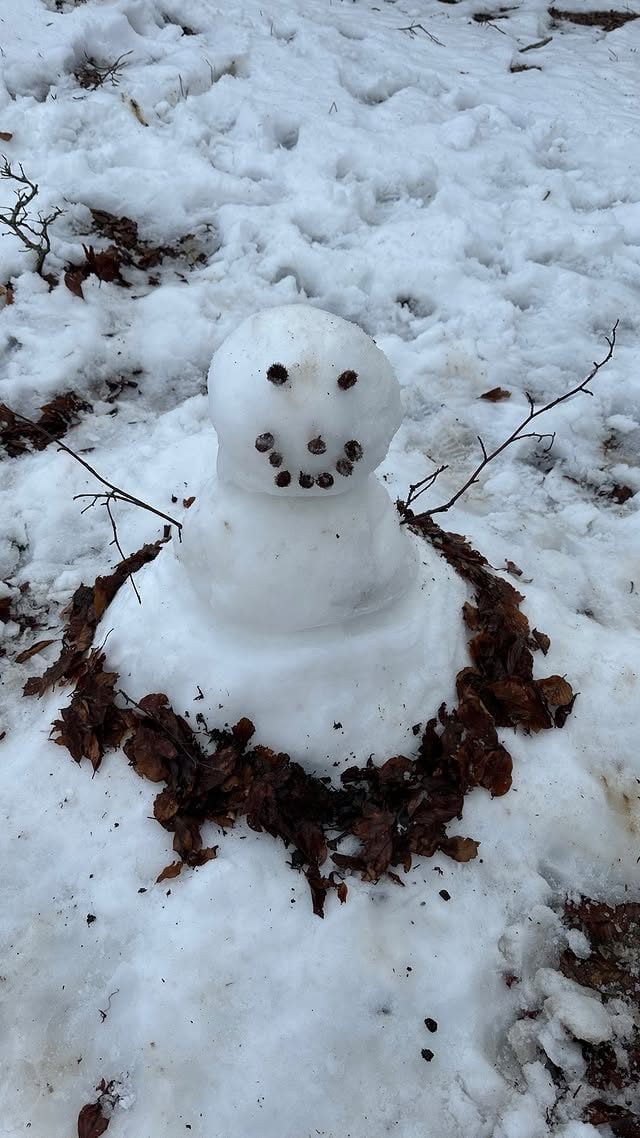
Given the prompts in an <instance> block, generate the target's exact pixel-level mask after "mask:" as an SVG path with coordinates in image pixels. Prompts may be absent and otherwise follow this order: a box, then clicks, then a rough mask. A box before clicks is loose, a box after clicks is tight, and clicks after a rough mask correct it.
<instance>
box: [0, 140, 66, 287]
mask: <svg viewBox="0 0 640 1138" xmlns="http://www.w3.org/2000/svg"><path fill="white" fill-rule="evenodd" d="M2 160H3V165H2V166H0V178H5V179H7V180H9V181H12V182H15V183H16V184H17V185H18V186H25V187H26V188H25V189H23V190H21V189H16V190H15V195H16V200H15V204H14V206H13V208H12V209H10V208H9V207H8V206H7V207H3V208H0V223H1V224H3V225H6V227H7V229H6V232H9V233H13V235H14V236H15V237H17V238H18V240H19V241H21V242H22V244H23V245H24V246H25V248H27V249H28V250H29V251H30V252H31V253H35V254H36V272H37V273H38V275H39V276H42V270H43V268H44V262H45V259H46V257H47V256H48V254H49V253H50V252H51V238H50V236H49V226H50V225H51V224H52V222H54V221H56V219H57V218H58V217H60V215H61V214H62V213H64V210H63V209H59V208H56V209H54V210H52V212H51V213H49V214H47V215H46V216H45V217H43V215H42V214H41V213H38V216H37V218H34V217H33V216H30V215H29V213H28V207H29V206H30V204H31V202H32V201H34V200H35V198H36V197H37V196H38V192H39V189H38V184H37V182H32V181H31V179H30V178H28V177H27V175H26V174H25V172H24V167H23V165H22V163H20V166H19V169H20V173H19V174H18V173H16V171H15V170H14V169H13V167H12V166H11V164H10V163H9V161H8V159H7V157H6V156H5V155H4V154H3V155H2Z"/></svg>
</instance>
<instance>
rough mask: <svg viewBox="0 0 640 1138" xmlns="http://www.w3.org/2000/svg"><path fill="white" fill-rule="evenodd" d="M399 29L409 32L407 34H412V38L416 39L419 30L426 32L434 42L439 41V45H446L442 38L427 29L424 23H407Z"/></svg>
mask: <svg viewBox="0 0 640 1138" xmlns="http://www.w3.org/2000/svg"><path fill="white" fill-rule="evenodd" d="M398 31H399V32H407V34H408V35H410V36H411V39H415V37H416V36H417V34H418V32H424V34H425V36H428V37H429V39H430V40H432V41H433V43H437V45H438V47H444V44H443V42H442V40H439V39H437V37H436V36H434V35H432V34H431V32H429V31H427V29H426V28H425V26H424V24H407V25H406V27H404V28H398Z"/></svg>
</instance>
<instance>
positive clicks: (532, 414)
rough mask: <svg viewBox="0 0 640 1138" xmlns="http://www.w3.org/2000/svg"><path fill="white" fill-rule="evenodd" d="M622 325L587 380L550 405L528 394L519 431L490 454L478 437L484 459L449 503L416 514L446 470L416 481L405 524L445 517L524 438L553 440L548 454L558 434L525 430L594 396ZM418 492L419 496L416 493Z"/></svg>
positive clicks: (404, 509) (402, 505)
mask: <svg viewBox="0 0 640 1138" xmlns="http://www.w3.org/2000/svg"><path fill="white" fill-rule="evenodd" d="M619 323H620V321H619V320H616V322H615V324H614V326H613V328H612V331H611V335H610V336H605V340H606V342H607V345H608V351H607V353H606V355H605V356H604V357H603V358H602V359H601V360H600V361H599V362H594V364H593V367H592V369H591V371H590V372H589V374H588V375H587V376H586V378H585V379H583V380H582V381H581V382H580V383H578V384H576V386H575V387H572V388H571V390H570V391H565V393H564V395H559V396H558V397H557V399H551V400H550V401H549V402H548V403H545V404H544V406H542V407H538V408H536V406H535V403H534V401H533V399H532V397H531V395H530V394H529V392H528V391H527V392H525V395H526V399H527V402H528V404H529V411H528V414H527V416H526V418H524V419H523V420H522V422H521V423H520V424H519V426H517V427H516V429H515V430H514V431H512V432H511V434H510V435H509V437H508V438H507V439H505V440H504V442H502V443H500V445H499V446H497V447H496V448H495V450H493V451H491V453H488V452H487V450H486V447H485V446H484V443H483V441H482V439H481V438H480V437H479V436H478V442H479V443H480V446H481V448H482V460H481V461H480V462H479V463H478V465H477V466H476V468H475V470H474V471H473V472H472V474H470V475H469V477H468V478H467V480H466V482H465V483H464V484H463V485H462V486H461V487H460V489H459V490H456V492H455V494H453V495H452V496H451V498H449V501H448V502H445V503H444V504H443V505H442V506H436V507H435V508H434V509H433V510H425V511H424V513H422V514H417V515H414V514H413V513H412V512H411V511H410V506H411V503H412V502H415V500H416V498H418V497H419V496H420V494H422V493H424V491H425V490H427V489H429V487H430V486H432V485H433V483H434V482H435V480H436V478H437V477H438V474H440V473H441V472H442V470H445V469H446V467H441V468H440V469H439V470H436V471H435V472H434V474H432V475H429V476H428V477H427V478H425V479H423V480H422V482H417V483H416V484H415V486H410V487H409V496H408V498H407V501H406V502H400V503H398V509H399V510H400V513H401V514H402V522H404V523H408V522H412V521H415V520H416V519H417V518H429V517H431V516H432V515H433V514H443V513H445V512H446V511H447V510H450V509H451V507H452V506H454V505H455V504H456V502H457V501H458V499H459V498H461V497H462V495H463V494H466V492H467V490H469V489H470V487H471V486H473V485H474V484H475V483H476V482H477V481H478V480H479V477H480V475H481V474H482V473H483V471H484V469H485V467H487V466H488V465H489V463H490V462H493V460H494V458H497V456H498V455H499V454H502V452H503V451H504V450H506V449H507V447H509V446H511V444H512V443H516V442H520V440H521V439H530V438H535V439H538V441H539V442H542V440H543V439H551V442H550V444H549V446H548V447H547V448H546V450H547V451H549V450H550V449H551V447H552V446H553V442H554V440H555V432H553V433H547V434H542V435H541V434H539V433H538V432H537V431H528V432H527V431H525V428H526V427H528V426H529V424H530V423H531V422H532V421H533V420H534V419H537V418H538V416H539V415H545V414H546V412H547V411H551V410H552V409H553V408H554V407H558V406H559V405H560V404H561V403H565V402H566V401H567V399H573V397H574V395H578V394H579V393H580V392H584V394H585V395H593V391H589V390H588V388H587V384H589V383H590V382H591V380H592V379H595V377H596V375H597V374H598V372H599V371H600V370H601V369H602V368H603V367H604V366H605V364H608V363H609V360H610V359H611V357H612V355H613V351H614V348H615V345H616V333H617V330H618V324H619ZM416 490H417V493H415V492H414V491H416Z"/></svg>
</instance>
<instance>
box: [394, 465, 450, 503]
mask: <svg viewBox="0 0 640 1138" xmlns="http://www.w3.org/2000/svg"><path fill="white" fill-rule="evenodd" d="M448 469H449V468H448V466H447V465H446V463H445V465H444V466H439V467H438V469H437V470H434V471H433V473H432V474H428V475H427V477H426V478H423V479H421V481H420V482H414V483H413V485H412V486H410V487H409V495H408V497H407V500H406V502H405V503H404V507H405V509H408V508H409V507H410V506H411V504H412V503H413V502H415V500H416V498H419V497H420V495H421V494H424V493H425V491H426V490H430V489H431V487H432V486H433V484H434V482H435V480H436V478H438V477H439V476H440V475H441V474H442V472H443V471H445V470H448Z"/></svg>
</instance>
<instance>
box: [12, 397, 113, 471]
mask: <svg viewBox="0 0 640 1138" xmlns="http://www.w3.org/2000/svg"><path fill="white" fill-rule="evenodd" d="M91 410H92V408H91V405H90V404H89V403H87V402H86V400H85V399H82V398H81V397H80V396H79V395H77V394H76V392H75V391H67V392H65V393H64V394H63V395H56V396H55V398H54V399H52V400H51V401H50V402H49V403H45V404H43V406H42V407H41V408H40V417H39V419H37V420H36V421H35V422H30V421H29V420H28V419H23V418H22V417H21V416H20V415H16V414H15V412H14V411H12V410H11V408H10V407H7V406H6V405H5V404H4V403H0V446H3V447H4V448H5V449H6V451H7V454H8V455H10V456H11V458H15V457H16V456H17V455H21V454H27V453H28V452H29V451H31V450H44V449H45V447H48V446H49V444H50V443H52V442H55V441H56V439H61V438H62V437H63V436H64V435H66V433H67V431H68V430H69V427H71V426H73V425H74V424H75V423H77V422H78V419H79V417H80V413H81V412H86V411H91Z"/></svg>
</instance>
